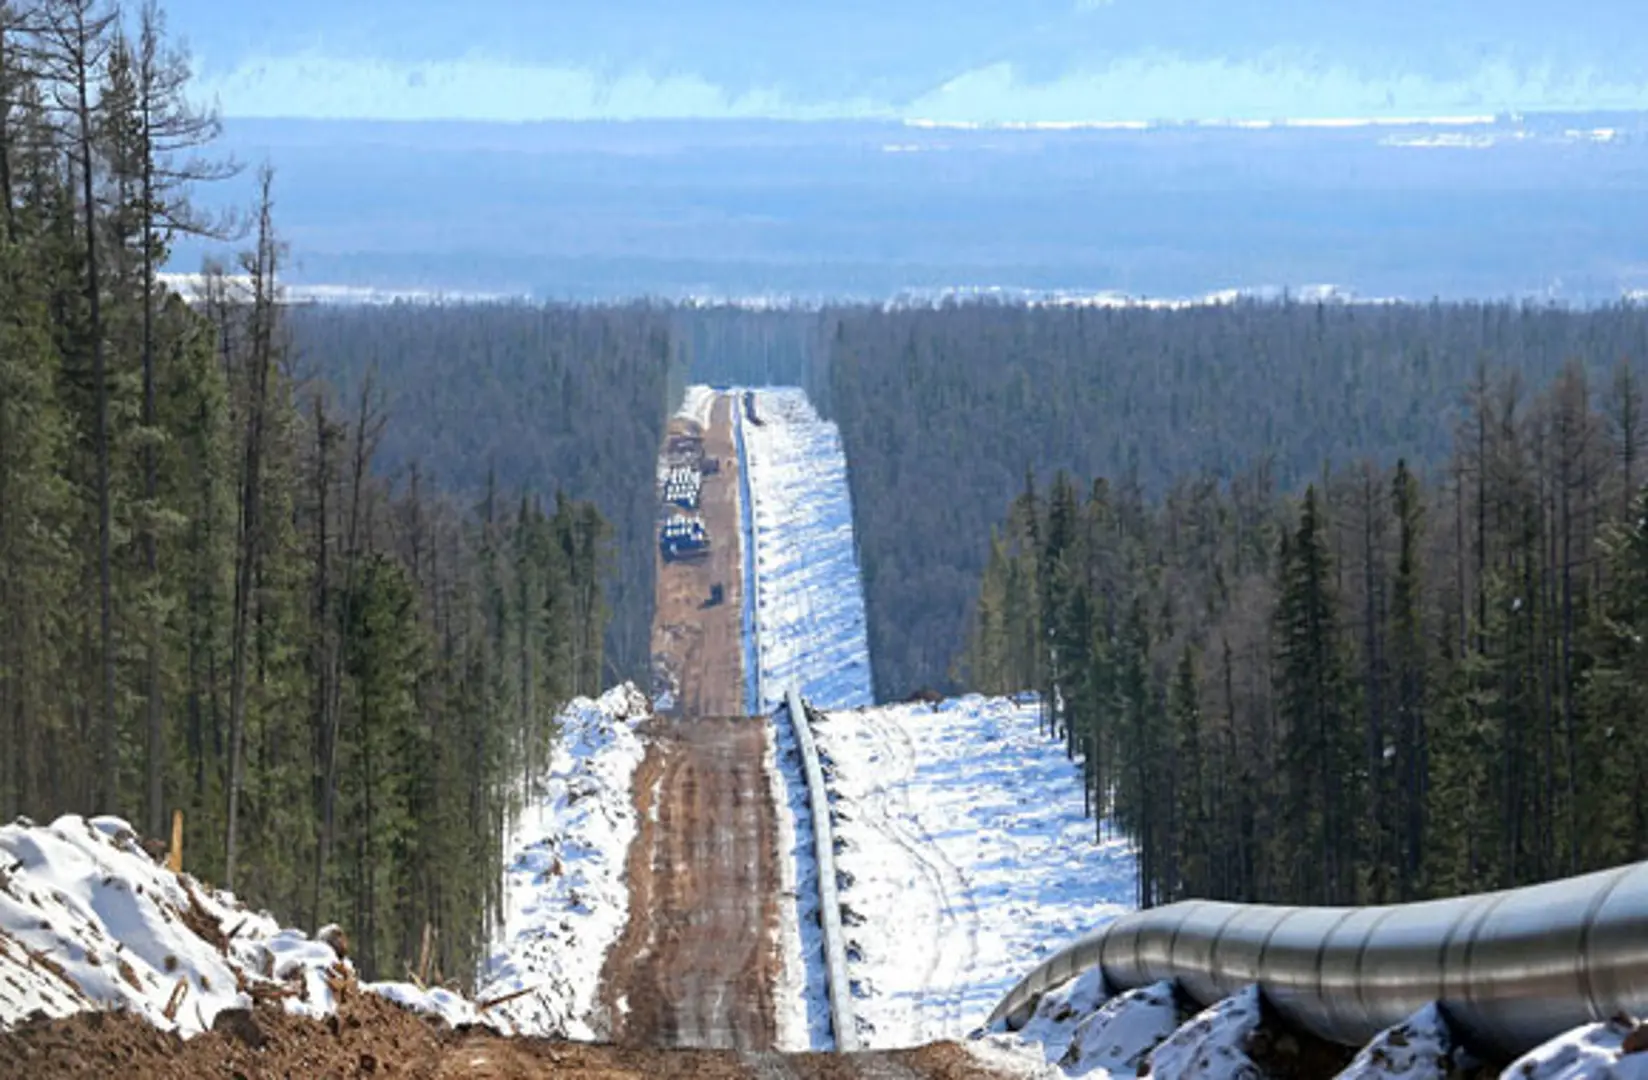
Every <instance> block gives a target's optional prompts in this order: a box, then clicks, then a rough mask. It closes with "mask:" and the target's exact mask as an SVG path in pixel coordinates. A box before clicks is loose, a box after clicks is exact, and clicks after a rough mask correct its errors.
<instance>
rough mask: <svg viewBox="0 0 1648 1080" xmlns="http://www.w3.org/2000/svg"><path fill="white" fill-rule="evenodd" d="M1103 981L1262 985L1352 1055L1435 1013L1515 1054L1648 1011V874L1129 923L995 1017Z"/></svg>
mask: <svg viewBox="0 0 1648 1080" xmlns="http://www.w3.org/2000/svg"><path fill="white" fill-rule="evenodd" d="M1095 967H1098V968H1102V969H1103V972H1104V979H1105V983H1106V984H1107V986H1108V988H1109V989H1110V990H1111V991H1112V992H1120V991H1123V990H1129V989H1132V988H1134V987H1139V986H1145V985H1148V984H1150V983H1154V982H1158V981H1161V980H1164V979H1171V980H1173V981H1175V982H1177V983H1178V985H1179V986H1180V988H1181V989H1182V990H1184V992H1185V993H1186V994H1188V995H1189V996H1190V997H1191V998H1193V999H1194V1000H1195V1001H1197V1002H1199V1003H1200V1004H1202V1005H1211V1004H1212V1003H1213V1002H1215V1001H1217V1000H1219V999H1221V998H1224V997H1227V996H1229V995H1230V994H1232V993H1234V992H1235V991H1237V990H1239V989H1241V988H1242V987H1244V986H1248V985H1250V984H1253V983H1258V984H1259V987H1260V989H1261V991H1262V992H1263V994H1264V996H1265V997H1266V998H1267V999H1268V1000H1269V1002H1270V1003H1271V1004H1272V1005H1274V1006H1275V1007H1276V1008H1277V1010H1278V1011H1279V1012H1280V1013H1281V1014H1282V1015H1283V1016H1285V1017H1287V1018H1288V1019H1289V1020H1290V1021H1291V1022H1293V1023H1295V1024H1297V1025H1298V1026H1299V1027H1301V1028H1303V1029H1305V1030H1307V1031H1310V1032H1312V1033H1313V1034H1316V1035H1319V1036H1321V1037H1323V1038H1325V1039H1329V1040H1332V1041H1334V1042H1339V1043H1344V1044H1347V1045H1351V1046H1356V1045H1360V1044H1362V1043H1365V1042H1367V1041H1368V1040H1369V1039H1370V1038H1372V1037H1373V1036H1374V1035H1376V1034H1377V1033H1378V1032H1380V1031H1382V1030H1384V1029H1385V1028H1387V1027H1391V1026H1393V1025H1395V1024H1398V1023H1400V1022H1401V1021H1402V1020H1403V1019H1405V1018H1406V1017H1408V1016H1409V1015H1411V1014H1412V1013H1414V1012H1415V1011H1417V1010H1418V1009H1420V1008H1421V1007H1422V1006H1424V1005H1426V1004H1428V1003H1430V1002H1432V1001H1435V1002H1439V1003H1440V1004H1441V1006H1442V1011H1443V1013H1444V1014H1445V1015H1446V1016H1447V1018H1448V1020H1449V1022H1450V1024H1451V1025H1452V1026H1453V1028H1454V1030H1455V1032H1456V1033H1457V1035H1458V1036H1459V1037H1460V1038H1461V1039H1462V1040H1464V1042H1465V1044H1466V1045H1467V1046H1470V1047H1471V1048H1472V1049H1474V1050H1476V1051H1478V1052H1479V1053H1482V1054H1485V1055H1487V1056H1490V1057H1493V1058H1500V1059H1508V1058H1512V1057H1515V1056H1517V1055H1519V1054H1522V1053H1524V1052H1526V1051H1528V1050H1530V1049H1532V1048H1534V1047H1535V1046H1538V1045H1539V1044H1540V1043H1542V1042H1545V1041H1546V1040H1547V1039H1550V1038H1552V1037H1553V1036H1556V1035H1559V1034H1561V1033H1562V1032H1564V1031H1568V1030H1570V1029H1572V1028H1575V1027H1578V1026H1580V1025H1582V1024H1586V1023H1590V1022H1592V1021H1597V1020H1606V1019H1609V1018H1610V1017H1613V1016H1617V1015H1620V1014H1622V1013H1623V1014H1628V1015H1632V1016H1638V1015H1641V1014H1642V1013H1643V1012H1644V1011H1645V1010H1648V863H1636V864H1634V865H1631V866H1625V867H1620V868H1618V869H1615V870H1604V871H1600V872H1598V873H1594V874H1586V875H1584V876H1582V877H1575V878H1567V879H1565V880H1562V881H1553V882H1548V883H1546V884H1544V885H1531V886H1528V887H1526V888H1521V889H1511V890H1507V891H1504V892H1495V893H1482V894H1479V895H1475V896H1462V897H1458V898H1455V899H1451V900H1432V901H1426V902H1424V903H1417V904H1399V905H1392V906H1386V907H1363V908H1308V907H1274V906H1269V905H1259V904H1226V903H1217V902H1213V901H1203V900H1187V901H1183V902H1181V903H1177V904H1169V905H1167V906H1165V907H1160V908H1152V909H1150V910H1147V911H1139V912H1134V913H1132V914H1129V915H1124V916H1122V917H1121V918H1119V919H1117V920H1115V921H1114V922H1112V923H1110V924H1109V925H1108V926H1105V927H1104V928H1103V929H1101V930H1099V931H1097V932H1095V933H1093V934H1089V935H1088V936H1087V937H1084V938H1082V939H1081V940H1079V941H1077V942H1075V943H1074V944H1072V945H1069V946H1067V947H1066V948H1064V949H1061V950H1060V951H1059V952H1057V953H1055V954H1054V955H1053V956H1051V957H1049V958H1048V959H1047V960H1045V961H1043V962H1042V963H1041V964H1040V965H1039V966H1038V967H1037V968H1036V969H1035V970H1034V971H1032V972H1030V974H1029V975H1027V976H1025V977H1024V978H1023V979H1022V980H1020V982H1019V983H1018V985H1017V986H1015V987H1013V989H1012V990H1011V991H1009V992H1008V994H1007V996H1006V997H1005V998H1003V999H1002V1001H1001V1003H1000V1004H999V1005H997V1006H996V1009H995V1011H994V1012H993V1013H992V1014H991V1016H990V1022H991V1023H992V1024H994V1023H996V1022H998V1021H1002V1020H1006V1021H1007V1023H1008V1026H1009V1027H1017V1026H1020V1025H1022V1024H1023V1022H1024V1021H1025V1020H1027V1019H1028V1017H1029V1014H1030V1011H1031V1010H1032V1009H1033V1008H1034V1006H1035V1003H1036V1001H1037V1000H1038V999H1039V998H1040V996H1041V995H1042V994H1043V993H1045V992H1046V991H1048V990H1050V989H1053V988H1054V987H1056V986H1058V985H1060V984H1061V983H1063V982H1065V981H1066V980H1068V979H1070V978H1072V977H1073V976H1075V975H1078V974H1081V973H1082V972H1085V971H1088V970H1090V969H1092V968H1095Z"/></svg>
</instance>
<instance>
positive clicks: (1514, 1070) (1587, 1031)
mask: <svg viewBox="0 0 1648 1080" xmlns="http://www.w3.org/2000/svg"><path fill="white" fill-rule="evenodd" d="M1632 1027H1633V1025H1630V1024H1628V1023H1625V1022H1622V1021H1617V1020H1610V1021H1607V1022H1605V1023H1601V1024H1587V1025H1586V1026H1584V1027H1581V1028H1575V1029H1574V1030H1573V1031H1570V1032H1568V1033H1567V1034H1565V1035H1558V1036H1557V1037H1556V1038H1554V1039H1552V1040H1551V1041H1550V1042H1548V1043H1546V1044H1544V1045H1543V1046H1540V1047H1537V1048H1535V1049H1533V1050H1530V1051H1529V1052H1528V1053H1526V1054H1524V1055H1523V1056H1522V1057H1520V1058H1518V1059H1517V1060H1516V1061H1515V1062H1514V1063H1512V1065H1511V1067H1510V1068H1508V1069H1506V1070H1505V1072H1504V1074H1503V1075H1505V1076H1514V1077H1518V1078H1519V1080H1648V1052H1643V1051H1638V1052H1636V1053H1627V1052H1626V1051H1625V1049H1624V1045H1623V1044H1624V1042H1625V1039H1626V1036H1628V1035H1630V1034H1631V1032H1632ZM1645 1041H1648V1040H1645Z"/></svg>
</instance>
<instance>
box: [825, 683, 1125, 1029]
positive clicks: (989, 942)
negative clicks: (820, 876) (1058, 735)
mask: <svg viewBox="0 0 1648 1080" xmlns="http://www.w3.org/2000/svg"><path fill="white" fill-rule="evenodd" d="M1036 712H1037V711H1036V707H1035V705H1033V704H1029V705H1021V704H1016V703H1014V702H1013V701H1010V700H1008V699H1005V698H983V697H978V696H972V697H966V698H958V699H954V700H950V701H946V702H942V703H940V704H938V705H937V706H932V705H926V704H908V705H894V706H885V707H880V708H869V709H860V710H853V711H833V712H829V713H827V714H826V715H825V717H824V718H823V719H822V720H820V721H819V722H818V723H817V724H816V725H815V727H814V733H815V735H816V736H817V739H818V743H819V748H820V752H821V753H822V754H823V756H824V757H825V759H826V762H825V771H826V775H827V777H828V780H827V782H828V783H829V785H830V789H831V805H832V809H833V811H834V813H835V815H836V817H837V822H836V830H837V832H836V835H837V837H838V844H837V847H838V849H839V853H838V855H837V861H836V865H837V869H838V871H839V876H840V880H841V883H842V902H843V904H844V905H845V906H846V907H847V909H848V915H847V919H846V921H847V924H848V925H847V929H846V932H847V938H848V954H849V955H848V967H849V969H850V974H851V976H852V978H853V980H854V983H855V984H856V985H855V990H856V993H857V995H858V1000H857V1002H856V1008H857V1011H858V1017H859V1020H860V1027H861V1028H864V1029H866V1030H865V1031H864V1041H865V1043H866V1044H867V1045H869V1046H871V1047H894V1046H913V1045H919V1044H921V1043H925V1042H928V1041H931V1040H934V1039H941V1038H954V1037H957V1036H960V1035H964V1034H966V1033H967V1032H968V1031H971V1030H973V1029H974V1028H977V1027H978V1026H979V1025H981V1024H982V1023H983V1022H984V1020H985V1018H986V1017H987V1015H988V1014H989V1012H990V1010H991V1009H992V1008H993V1007H994V1006H995V1004H996V1002H997V1001H999V1000H1000V999H1001V997H1002V995H1003V994H1005V993H1006V992H1007V990H1008V989H1009V988H1010V987H1011V986H1012V984H1013V982H1014V981H1015V980H1016V979H1018V978H1019V977H1020V976H1021V975H1022V974H1023V973H1024V972H1025V971H1026V970H1028V969H1029V968H1030V967H1031V966H1033V965H1034V964H1035V962H1036V961H1037V960H1039V959H1040V958H1041V957H1042V956H1044V955H1046V953H1047V952H1048V950H1049V949H1051V948H1055V947H1057V946H1059V945H1061V944H1063V943H1065V942H1067V941H1068V940H1070V939H1071V938H1073V937H1075V936H1076V935H1078V934H1080V933H1084V932H1086V931H1089V930H1092V929H1094V928H1095V927H1096V926H1097V925H1099V924H1100V923H1102V922H1103V921H1104V918H1105V916H1106V914H1107V913H1108V914H1118V913H1120V912H1122V911H1124V910H1126V909H1127V907H1128V906H1130V905H1131V904H1132V903H1133V898H1134V887H1135V885H1134V883H1135V880H1136V877H1137V868H1136V864H1135V861H1134V856H1133V851H1132V849H1131V847H1130V846H1129V845H1128V844H1127V843H1125V842H1123V841H1121V840H1107V841H1106V842H1104V843H1100V844H1096V843H1094V825H1093V823H1092V822H1091V821H1088V820H1085V819H1084V818H1083V817H1082V796H1081V785H1080V783H1079V781H1078V779H1077V774H1078V770H1079V768H1080V766H1079V765H1078V764H1076V763H1072V762H1070V761H1068V760H1067V759H1066V758H1065V756H1064V750H1063V747H1062V746H1061V745H1060V744H1059V743H1057V742H1055V741H1050V740H1048V739H1046V738H1044V737H1043V736H1042V735H1041V734H1040V733H1039V732H1038V730H1037V723H1036Z"/></svg>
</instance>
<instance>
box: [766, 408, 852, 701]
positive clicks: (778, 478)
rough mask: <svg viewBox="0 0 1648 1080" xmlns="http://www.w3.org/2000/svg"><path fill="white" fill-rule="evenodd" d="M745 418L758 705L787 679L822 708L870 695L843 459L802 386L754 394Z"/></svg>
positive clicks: (831, 429) (779, 693) (779, 691)
mask: <svg viewBox="0 0 1648 1080" xmlns="http://www.w3.org/2000/svg"><path fill="white" fill-rule="evenodd" d="M755 411H756V416H757V417H758V418H759V419H760V421H761V422H760V423H759V424H756V423H750V422H749V421H748V420H746V419H742V413H743V410H742V409H740V410H739V414H740V417H741V419H740V425H741V427H742V431H743V443H744V451H745V462H744V467H745V469H746V470H747V474H748V477H749V487H750V501H751V503H752V504H753V505H752V511H753V515H754V528H755V545H754V547H755V559H756V564H755V570H756V615H755V617H756V628H757V632H758V634H759V636H760V642H761V648H760V692H761V699H762V700H761V703H760V704H761V711H762V712H764V713H770V712H772V711H773V710H774V709H776V708H777V707H778V706H779V704H780V703H781V702H782V701H783V699H784V694H785V692H786V691H787V690H788V689H789V688H790V687H792V686H794V687H796V688H797V689H799V690H800V691H801V694H802V696H803V697H805V698H806V699H807V700H808V701H809V702H811V703H812V704H813V705H815V706H817V707H819V708H825V709H840V708H851V707H853V706H855V705H866V704H869V703H870V702H871V701H873V700H874V696H873V691H872V689H871V681H870V646H869V638H868V636H867V634H866V631H865V622H864V590H863V586H862V584H861V583H860V581H859V574H858V561H857V556H856V554H855V552H854V548H853V505H852V496H851V494H850V492H849V491H848V489H847V460H846V457H845V455H844V454H843V451H842V448H841V436H840V434H839V433H838V432H837V430H836V426H835V425H834V424H830V423H826V422H825V421H823V420H820V419H819V417H818V414H817V413H816V412H814V411H813V407H812V405H811V404H810V403H809V402H808V401H807V395H806V393H805V392H803V391H801V390H795V389H779V390H762V391H759V392H757V393H756V395H755Z"/></svg>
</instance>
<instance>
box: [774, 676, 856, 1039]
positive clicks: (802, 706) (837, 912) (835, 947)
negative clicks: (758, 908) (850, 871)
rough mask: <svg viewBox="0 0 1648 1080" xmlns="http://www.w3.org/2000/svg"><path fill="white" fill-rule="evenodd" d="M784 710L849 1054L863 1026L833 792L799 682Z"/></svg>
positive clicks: (834, 1021) (836, 1011)
mask: <svg viewBox="0 0 1648 1080" xmlns="http://www.w3.org/2000/svg"><path fill="white" fill-rule="evenodd" d="M784 702H785V703H784V709H785V711H786V712H787V713H789V716H790V723H791V724H792V725H793V726H794V728H795V741H796V745H797V746H799V747H800V748H801V764H802V770H803V772H804V774H805V775H806V778H807V805H808V807H809V809H810V810H811V812H812V817H813V852H814V855H815V857H816V858H817V861H818V920H819V923H820V926H821V928H822V929H823V932H824V972H825V979H826V984H827V987H828V990H829V995H830V1030H831V1031H832V1032H834V1033H835V1050H836V1053H838V1054H850V1053H852V1052H853V1051H854V1050H857V1049H858V1027H857V1025H856V1023H855V1022H854V1020H853V994H852V984H851V983H849V982H848V981H847V950H846V947H845V945H844V944H843V942H844V938H843V936H842V931H841V898H840V896H839V895H838V894H837V892H836V883H835V839H834V835H833V830H832V829H831V828H830V794H829V791H828V790H827V789H826V788H825V787H824V770H823V769H822V768H821V767H820V766H819V764H818V747H817V745H816V744H815V743H814V742H813V730H812V725H811V724H810V723H809V722H808V720H807V703H806V702H805V701H802V700H801V695H800V694H799V693H798V692H797V691H796V689H795V687H793V686H792V687H790V689H789V692H788V693H787V694H786V695H785V699H784Z"/></svg>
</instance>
